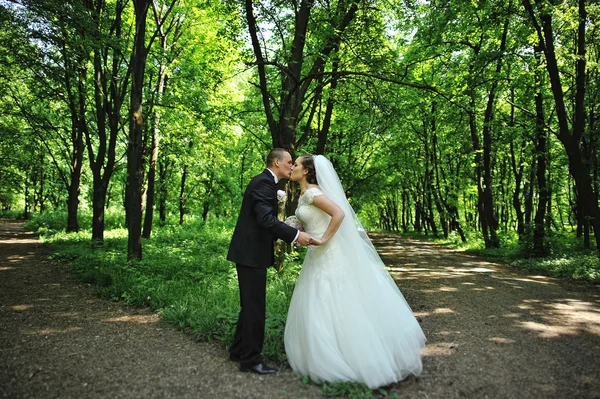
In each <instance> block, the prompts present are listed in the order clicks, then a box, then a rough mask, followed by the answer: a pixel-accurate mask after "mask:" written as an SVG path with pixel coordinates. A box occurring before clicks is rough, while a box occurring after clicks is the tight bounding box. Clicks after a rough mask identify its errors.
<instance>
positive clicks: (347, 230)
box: [313, 155, 408, 306]
mask: <svg viewBox="0 0 600 399" xmlns="http://www.w3.org/2000/svg"><path fill="white" fill-rule="evenodd" d="M313 159H314V163H315V171H316V173H317V184H318V185H319V187H320V189H321V191H322V192H323V194H325V195H326V196H327V197H328V198H329V199H331V200H332V201H333V202H335V204H336V205H337V206H339V207H340V208H341V209H342V210H343V211H344V214H345V215H346V216H345V217H344V220H343V221H342V224H341V226H340V228H339V230H338V231H337V233H336V235H338V237H339V239H341V241H342V242H343V245H344V247H345V248H347V249H348V250H349V251H350V252H353V257H354V259H365V262H351V263H350V264H348V267H351V268H352V269H354V270H352V272H353V273H355V275H356V277H357V279H358V280H359V281H360V280H361V276H364V275H365V274H371V273H373V272H374V271H375V272H379V273H381V275H382V277H383V278H384V279H385V280H387V281H388V283H390V284H391V285H393V286H394V288H395V291H396V292H397V293H398V294H399V295H400V297H402V300H404V296H402V294H401V293H400V291H399V290H398V287H397V286H396V283H395V282H394V280H393V279H392V277H391V276H390V275H389V272H388V270H387V269H386V267H385V264H384V263H383V261H382V260H381V258H380V257H379V254H378V253H377V251H376V250H375V247H374V246H373V243H372V242H371V240H370V239H369V236H368V235H367V232H366V230H365V228H364V227H363V225H362V223H361V222H360V220H359V219H358V217H357V216H356V213H355V212H354V209H353V208H352V206H351V205H350V203H349V202H348V199H347V198H346V194H345V192H344V188H343V187H342V183H341V182H340V178H339V177H338V174H337V173H336V171H335V169H334V168H333V165H332V164H331V162H330V161H329V160H328V159H327V158H325V157H324V156H323V155H316V156H314V157H313ZM363 281H364V280H363ZM404 302H405V303H406V301H404ZM407 306H408V304H407Z"/></svg>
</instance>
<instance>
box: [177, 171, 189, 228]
mask: <svg viewBox="0 0 600 399" xmlns="http://www.w3.org/2000/svg"><path fill="white" fill-rule="evenodd" d="M187 175H188V166H187V165H184V166H183V173H182V174H181V186H180V189H179V224H180V225H181V224H183V215H185V181H186V179H187Z"/></svg>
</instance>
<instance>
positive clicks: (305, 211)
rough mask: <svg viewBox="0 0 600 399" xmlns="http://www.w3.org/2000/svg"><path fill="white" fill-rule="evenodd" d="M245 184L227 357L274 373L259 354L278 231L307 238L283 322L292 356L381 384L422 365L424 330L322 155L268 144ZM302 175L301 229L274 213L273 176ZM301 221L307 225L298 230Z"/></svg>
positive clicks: (326, 372)
mask: <svg viewBox="0 0 600 399" xmlns="http://www.w3.org/2000/svg"><path fill="white" fill-rule="evenodd" d="M266 164H267V167H266V169H265V170H264V171H263V172H262V173H261V174H259V175H257V176H255V177H254V178H253V179H252V180H251V181H250V184H248V186H247V188H246V191H245V192H244V198H243V200H242V207H241V209H240V214H239V217H238V221H237V224H236V226H235V230H234V233H233V237H232V239H231V244H230V246H229V253H228V255H227V259H228V260H230V261H232V262H234V263H235V264H236V269H237V275H238V283H239V289H240V304H241V311H240V314H239V318H238V321H237V326H236V331H235V336H234V340H233V344H232V345H231V347H230V349H229V358H230V359H231V360H233V361H235V362H238V363H239V364H240V370H241V371H246V372H252V373H257V374H275V373H276V372H277V369H274V368H272V367H269V366H267V365H265V364H264V363H263V359H262V357H261V352H262V348H263V343H264V335H265V312H266V282H267V268H269V267H270V266H272V265H273V264H274V263H275V255H274V244H275V241H276V240H277V239H281V240H283V241H285V242H288V243H294V242H295V243H297V244H299V245H308V246H309V248H308V251H307V253H306V257H305V259H304V263H303V265H302V270H301V272H300V275H299V277H298V282H297V283H296V287H295V289H294V293H293V296H292V300H291V303H290V308H289V310H288V315H287V322H286V326H285V338H284V341H285V351H286V354H287V358H288V361H289V363H290V366H291V367H292V369H293V370H294V372H296V373H297V374H299V375H300V376H303V377H310V379H311V380H312V381H314V382H318V383H321V382H341V381H354V382H359V383H363V384H365V385H367V386H368V387H369V388H371V389H375V388H378V387H381V386H384V385H389V384H391V383H394V382H397V381H400V380H403V379H404V378H406V377H407V376H409V375H410V374H414V375H417V376H418V375H420V373H421V370H422V364H421V354H420V351H421V349H422V348H423V347H424V346H425V340H426V339H425V335H424V334H423V331H422V330H421V327H420V325H419V323H418V321H417V320H416V319H415V317H414V315H413V313H412V310H411V309H410V307H409V305H408V304H407V303H406V300H405V299H404V297H403V296H402V294H401V293H400V290H399V289H398V287H397V286H396V283H395V282H394V280H393V279H392V277H391V276H390V275H389V272H388V271H387V269H386V268H385V265H384V264H383V262H382V260H381V258H380V257H379V255H378V254H377V252H376V250H375V248H374V247H373V244H372V243H371V241H370V239H369V238H368V236H367V234H366V232H365V229H364V228H363V227H362V225H361V223H360V221H359V220H358V218H357V217H356V214H355V212H354V210H353V209H352V207H351V206H350V204H349V203H348V200H347V199H346V196H345V194H344V189H343V187H342V184H341V183H340V180H339V177H338V175H337V173H336V172H335V170H334V168H333V166H332V164H331V162H329V160H327V158H325V157H324V156H322V155H316V156H313V155H303V156H301V157H299V158H298V159H296V161H295V162H293V161H292V157H291V155H290V153H289V152H287V151H286V150H284V149H281V148H275V149H273V150H271V151H270V152H269V154H268V155H267V160H266ZM279 179H291V180H293V181H295V182H297V183H298V184H299V185H300V193H301V194H300V197H299V199H298V207H297V209H296V217H297V219H298V220H299V221H300V223H301V224H302V227H303V228H302V229H300V230H299V229H296V228H294V227H292V226H289V225H287V224H285V223H284V222H281V221H279V220H278V219H277V208H278V207H277V182H278V181H279ZM301 230H304V231H301Z"/></svg>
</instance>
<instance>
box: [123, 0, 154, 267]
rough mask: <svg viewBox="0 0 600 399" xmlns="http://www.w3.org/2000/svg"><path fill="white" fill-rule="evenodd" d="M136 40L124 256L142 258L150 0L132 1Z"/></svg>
mask: <svg viewBox="0 0 600 399" xmlns="http://www.w3.org/2000/svg"><path fill="white" fill-rule="evenodd" d="M133 4H134V9H135V39H134V46H133V52H132V54H131V61H130V64H131V99H130V111H129V121H130V123H129V140H128V143H127V189H126V195H127V231H128V240H127V258H128V259H135V260H141V259H142V191H143V184H144V168H143V163H142V155H143V151H144V148H143V143H142V139H143V128H144V119H143V115H142V94H143V90H142V89H143V87H144V71H145V69H146V46H145V39H146V16H147V14H148V7H149V5H150V2H149V0H134V2H133Z"/></svg>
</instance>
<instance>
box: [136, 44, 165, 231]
mask: <svg viewBox="0 0 600 399" xmlns="http://www.w3.org/2000/svg"><path fill="white" fill-rule="evenodd" d="M166 40H167V39H166V37H164V36H163V35H161V38H160V44H161V48H162V50H163V51H164V52H166V51H167V41H166ZM166 77H167V68H166V65H165V58H164V56H163V58H162V59H161V63H160V67H159V72H158V82H157V87H156V101H157V102H158V103H159V104H160V102H161V100H162V97H163V92H164V89H165V81H166ZM159 143H160V109H159V108H157V107H156V106H155V107H154V123H153V128H152V147H151V149H150V164H149V165H148V188H147V189H146V214H145V215H144V230H143V233H142V236H143V237H144V238H150V235H151V234H152V218H153V215H154V195H155V194H154V192H155V180H156V163H157V161H158V146H159Z"/></svg>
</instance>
